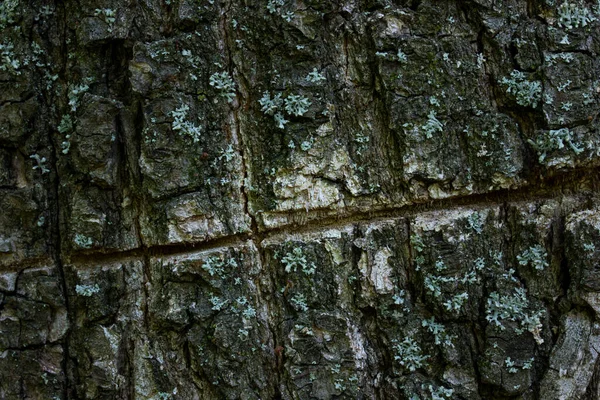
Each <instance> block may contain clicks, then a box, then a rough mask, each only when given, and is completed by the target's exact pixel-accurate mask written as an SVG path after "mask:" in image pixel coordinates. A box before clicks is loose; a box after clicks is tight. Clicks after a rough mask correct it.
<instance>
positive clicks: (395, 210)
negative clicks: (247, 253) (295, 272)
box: [71, 168, 600, 265]
mask: <svg viewBox="0 0 600 400" xmlns="http://www.w3.org/2000/svg"><path fill="white" fill-rule="evenodd" d="M598 172H600V168H592V169H580V170H576V171H570V172H567V173H562V174H560V175H556V176H553V177H549V178H546V179H544V180H541V181H540V182H538V183H536V184H534V185H527V186H525V187H522V188H519V189H503V190H498V191H494V192H489V193H483V194H474V195H467V196H460V197H452V198H446V199H440V200H432V201H428V202H423V203H418V204H412V205H404V206H396V207H394V206H392V207H382V208H380V209H377V210H367V211H365V210H348V209H344V208H341V209H339V210H335V209H332V210H327V211H328V212H329V211H330V212H332V213H333V212H335V213H336V215H335V216H328V217H325V218H320V219H317V218H318V217H319V213H320V214H321V215H322V214H323V210H320V211H312V212H309V213H302V215H303V217H304V220H305V221H306V222H305V223H303V224H298V223H289V224H287V225H285V226H281V227H276V228H272V229H264V230H263V231H262V232H260V234H259V235H257V234H256V232H253V233H242V234H236V235H231V236H225V237H221V238H216V239H210V240H206V241H203V242H194V243H178V244H165V245H155V246H149V247H147V248H145V249H144V248H137V249H133V250H127V251H117V252H109V253H106V252H102V253H100V252H86V253H79V254H73V255H72V256H71V262H72V263H76V264H78V265H79V264H94V265H97V263H98V262H104V263H110V262H122V261H124V260H126V259H142V258H143V256H144V251H145V250H146V251H147V252H148V255H149V256H150V257H157V256H169V255H176V254H186V253H194V252H198V251H203V250H210V249H214V248H218V247H228V246H239V245H241V244H243V243H244V242H246V241H249V240H252V239H253V237H254V239H258V243H257V244H258V245H259V246H260V243H262V241H264V240H266V239H270V238H275V237H278V236H280V235H288V234H291V233H293V234H302V233H306V232H312V231H318V230H320V229H327V228H329V229H331V228H336V227H343V226H348V225H351V224H355V223H359V222H376V221H378V220H384V219H390V218H402V217H409V216H414V215H416V214H419V213H424V212H428V211H443V210H452V209H455V208H459V207H493V206H497V205H501V204H504V203H516V202H523V201H539V200H547V199H552V198H558V197H564V196H568V195H585V194H593V193H597V192H598V187H599V186H598V180H599V178H598V176H600V175H599V174H598ZM280 214H282V213H280ZM299 214H300V212H296V213H289V214H288V215H289V216H290V217H293V216H294V215H299Z"/></svg>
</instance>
